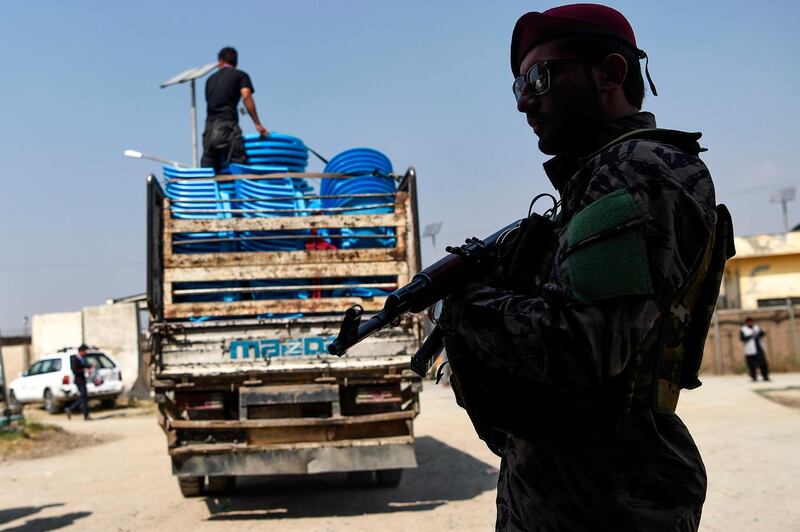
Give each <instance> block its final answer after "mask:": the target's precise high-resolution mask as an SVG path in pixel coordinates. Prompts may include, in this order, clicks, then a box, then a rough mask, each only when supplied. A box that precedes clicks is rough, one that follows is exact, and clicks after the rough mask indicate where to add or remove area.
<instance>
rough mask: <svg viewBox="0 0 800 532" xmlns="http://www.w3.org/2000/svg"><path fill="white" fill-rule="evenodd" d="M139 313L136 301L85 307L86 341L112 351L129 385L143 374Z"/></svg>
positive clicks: (125, 381) (124, 380)
mask: <svg viewBox="0 0 800 532" xmlns="http://www.w3.org/2000/svg"><path fill="white" fill-rule="evenodd" d="M138 320H139V312H138V310H137V309H136V304H135V303H123V304H118V305H100V306H97V307H86V308H84V309H83V342H84V343H85V344H87V345H91V346H96V347H97V348H99V349H101V350H102V351H104V352H106V353H108V354H109V355H111V356H112V357H114V360H116V361H117V363H119V365H120V367H121V371H122V380H123V382H124V383H125V388H126V389H128V390H130V389H131V387H132V386H133V383H134V382H136V378H137V377H138V375H139V322H138Z"/></svg>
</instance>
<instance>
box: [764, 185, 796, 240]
mask: <svg viewBox="0 0 800 532" xmlns="http://www.w3.org/2000/svg"><path fill="white" fill-rule="evenodd" d="M796 192H797V191H796V190H795V188H794V187H790V188H782V189H780V190H778V191H777V192H773V193H772V196H771V197H770V198H769V201H770V203H780V204H781V210H782V211H783V228H784V231H786V232H787V233H788V232H789V214H788V210H787V209H786V204H787V203H788V202H790V201H794V198H795V196H796Z"/></svg>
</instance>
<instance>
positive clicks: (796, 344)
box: [786, 297, 800, 369]
mask: <svg viewBox="0 0 800 532" xmlns="http://www.w3.org/2000/svg"><path fill="white" fill-rule="evenodd" d="M786 310H788V311H789V324H790V326H791V327H792V347H793V348H794V349H793V351H794V353H793V355H794V365H795V369H797V368H798V367H800V341H798V338H797V321H796V320H795V315H794V306H793V305H792V298H790V297H787V298H786Z"/></svg>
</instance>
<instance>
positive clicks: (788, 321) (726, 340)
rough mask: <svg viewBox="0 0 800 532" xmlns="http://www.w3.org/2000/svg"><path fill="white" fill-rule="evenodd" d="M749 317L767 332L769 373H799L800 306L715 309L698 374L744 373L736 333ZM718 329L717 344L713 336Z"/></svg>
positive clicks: (740, 342) (739, 343) (740, 348)
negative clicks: (715, 323)
mask: <svg viewBox="0 0 800 532" xmlns="http://www.w3.org/2000/svg"><path fill="white" fill-rule="evenodd" d="M748 316H751V317H752V318H754V319H755V320H756V323H758V325H760V326H761V329H762V330H763V331H764V332H765V333H766V336H765V337H764V349H765V351H766V356H767V361H768V363H769V367H770V370H774V371H800V307H771V308H761V309H752V310H742V309H737V310H718V311H717V313H716V316H715V321H717V323H718V324H719V328H718V329H717V327H715V326H714V322H712V324H711V329H710V330H709V331H708V338H707V339H706V345H705V352H704V355H703V366H702V371H701V373H705V374H719V373H743V372H745V371H746V367H745V366H746V363H745V359H744V347H743V344H742V341H741V340H740V339H739V331H740V329H741V327H742V325H744V320H745V318H747V317H748ZM717 330H719V342H717V339H716V334H717Z"/></svg>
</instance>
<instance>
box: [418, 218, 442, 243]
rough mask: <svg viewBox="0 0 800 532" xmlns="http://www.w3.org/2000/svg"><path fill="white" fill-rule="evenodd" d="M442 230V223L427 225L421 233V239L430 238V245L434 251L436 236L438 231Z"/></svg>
mask: <svg viewBox="0 0 800 532" xmlns="http://www.w3.org/2000/svg"><path fill="white" fill-rule="evenodd" d="M441 230H442V222H436V223H432V224H428V225H426V226H425V229H424V230H423V231H422V238H427V237H430V238H431V244H433V247H434V249H435V248H436V235H438V234H439V231H441Z"/></svg>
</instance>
